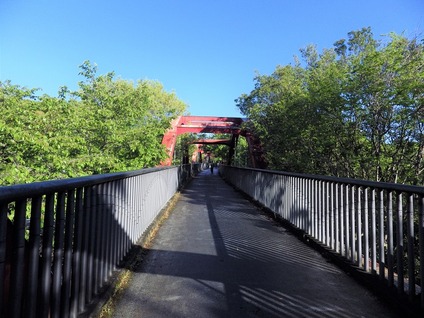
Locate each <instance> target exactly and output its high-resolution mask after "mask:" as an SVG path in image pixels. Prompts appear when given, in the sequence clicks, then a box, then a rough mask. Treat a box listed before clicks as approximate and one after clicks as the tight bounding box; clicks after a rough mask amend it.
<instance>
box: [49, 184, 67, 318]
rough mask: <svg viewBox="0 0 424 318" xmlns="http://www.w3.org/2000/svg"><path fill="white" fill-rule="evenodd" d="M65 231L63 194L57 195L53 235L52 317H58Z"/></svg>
mask: <svg viewBox="0 0 424 318" xmlns="http://www.w3.org/2000/svg"><path fill="white" fill-rule="evenodd" d="M64 231H65V193H64V192H60V193H58V195H57V208H56V224H55V233H54V261H53V282H52V283H53V284H52V312H51V316H52V317H57V318H59V317H60V296H61V292H60V291H61V284H62V279H63V277H62V264H63V263H62V261H63V245H64Z"/></svg>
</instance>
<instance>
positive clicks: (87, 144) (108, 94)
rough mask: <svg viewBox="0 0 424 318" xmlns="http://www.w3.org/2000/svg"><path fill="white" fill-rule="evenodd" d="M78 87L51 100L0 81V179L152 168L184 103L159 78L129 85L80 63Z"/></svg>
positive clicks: (11, 181) (10, 181) (1, 181)
mask: <svg viewBox="0 0 424 318" xmlns="http://www.w3.org/2000/svg"><path fill="white" fill-rule="evenodd" d="M79 74H80V75H81V76H83V80H82V81H81V82H79V83H78V86H79V89H78V90H77V91H76V92H70V91H69V90H68V89H67V88H66V87H61V88H60V89H59V94H58V97H51V96H48V95H42V96H37V95H36V93H37V90H36V89H27V88H25V87H21V86H19V85H13V84H12V83H11V82H10V81H6V82H0V107H1V110H2V116H1V117H0V184H1V185H10V184H17V183H28V182H34V181H42V180H49V179H58V178H68V177H76V176H82V175H90V174H98V173H108V172H116V171H126V170H134V169H141V168H144V167H151V166H155V165H157V164H159V163H160V161H161V160H162V159H164V158H165V156H166V153H165V151H164V148H163V147H162V145H161V141H162V136H163V134H164V132H165V130H166V129H167V128H168V127H169V125H170V121H171V119H173V118H175V117H176V116H179V115H181V114H182V113H183V112H184V110H185V108H186V105H185V104H184V103H183V102H182V101H180V100H179V99H178V98H177V97H176V95H175V94H174V93H168V92H165V91H164V88H163V86H162V85H161V84H160V83H159V82H155V81H149V80H142V81H138V82H137V83H136V84H134V83H132V82H129V81H126V80H123V79H115V75H114V73H108V74H106V75H97V68H96V66H95V65H92V64H91V63H90V62H89V61H86V62H84V63H83V64H82V65H81V66H80V73H79Z"/></svg>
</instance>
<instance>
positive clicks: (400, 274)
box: [396, 192, 404, 294]
mask: <svg viewBox="0 0 424 318" xmlns="http://www.w3.org/2000/svg"><path fill="white" fill-rule="evenodd" d="M396 201H397V205H398V210H397V233H396V238H397V275H398V276H397V278H398V286H397V288H398V293H400V294H403V293H404V275H403V207H402V204H403V202H402V193H400V192H399V193H397V198H396Z"/></svg>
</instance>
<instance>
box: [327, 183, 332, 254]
mask: <svg viewBox="0 0 424 318" xmlns="http://www.w3.org/2000/svg"><path fill="white" fill-rule="evenodd" d="M326 198H327V200H326V202H327V203H326V205H327V208H326V211H327V212H326V213H327V214H326V215H327V245H328V246H330V247H331V248H332V249H334V239H333V229H334V211H333V182H331V183H330V182H328V183H327V195H326Z"/></svg>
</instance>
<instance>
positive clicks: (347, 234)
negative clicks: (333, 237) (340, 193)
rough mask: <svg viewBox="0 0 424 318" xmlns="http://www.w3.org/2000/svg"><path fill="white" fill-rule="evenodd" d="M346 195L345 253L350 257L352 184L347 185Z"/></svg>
mask: <svg viewBox="0 0 424 318" xmlns="http://www.w3.org/2000/svg"><path fill="white" fill-rule="evenodd" d="M345 188H346V196H345V209H344V213H345V215H344V220H345V253H346V258H349V257H350V240H349V238H350V226H349V222H350V219H349V202H350V201H349V189H350V186H349V185H346V186H345Z"/></svg>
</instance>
